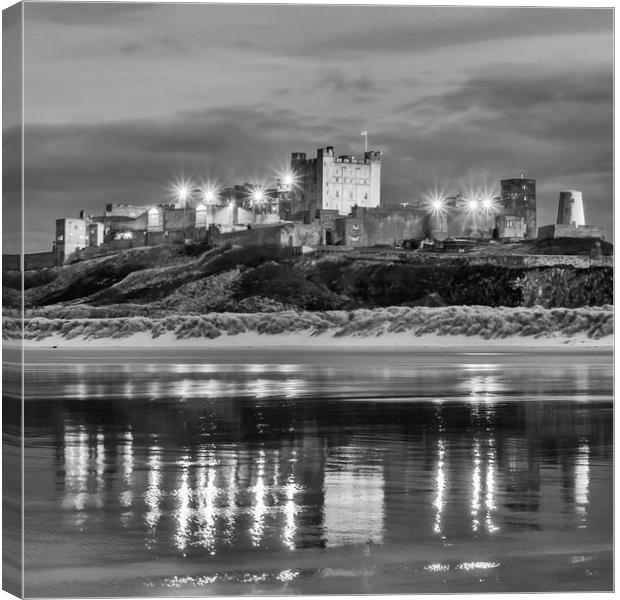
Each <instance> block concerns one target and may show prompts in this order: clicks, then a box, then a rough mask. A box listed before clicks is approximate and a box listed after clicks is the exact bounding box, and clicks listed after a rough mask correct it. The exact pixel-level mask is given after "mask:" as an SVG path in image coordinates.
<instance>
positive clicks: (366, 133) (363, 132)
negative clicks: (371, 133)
mask: <svg viewBox="0 0 620 600" xmlns="http://www.w3.org/2000/svg"><path fill="white" fill-rule="evenodd" d="M360 135H368V132H367V131H362V133H360Z"/></svg>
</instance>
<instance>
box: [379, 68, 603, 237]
mask: <svg viewBox="0 0 620 600" xmlns="http://www.w3.org/2000/svg"><path fill="white" fill-rule="evenodd" d="M397 113H398V119H400V120H401V122H402V125H403V127H402V128H401V129H400V130H397V129H396V128H394V129H393V132H392V134H391V135H388V136H387V137H386V139H385V141H384V145H385V148H386V150H387V151H388V155H386V159H385V169H384V175H385V177H384V180H385V182H386V183H385V187H384V189H385V191H386V194H385V195H386V196H387V195H389V194H390V192H391V191H393V193H394V194H397V193H398V192H397V191H396V189H395V187H396V186H393V185H392V183H390V182H391V181H403V183H404V182H405V179H404V178H403V174H404V173H409V178H410V181H411V185H412V187H413V189H424V187H429V186H430V185H431V184H432V182H433V180H434V178H435V177H439V178H440V179H443V181H444V182H446V183H447V185H448V186H449V187H451V188H452V189H453V190H456V188H458V187H459V186H460V184H461V183H462V182H463V180H465V179H466V178H467V176H468V173H469V172H470V171H471V170H472V169H473V170H474V171H475V170H476V169H478V170H480V169H484V170H486V171H487V172H488V173H491V174H492V177H491V179H493V180H494V181H495V182H496V183H499V180H500V179H502V178H509V177H516V176H518V173H519V172H520V171H525V172H526V173H527V174H528V176H531V177H534V178H536V179H537V180H538V190H539V193H538V198H539V223H551V222H554V219H555V211H556V210H557V198H558V194H559V191H560V190H561V189H563V188H571V187H574V188H577V189H581V190H582V191H583V193H584V198H585V199H586V203H587V208H588V218H589V220H591V222H596V223H601V224H605V225H606V230H607V234H608V235H609V236H611V237H613V231H612V227H611V223H610V220H611V219H610V215H609V207H610V206H611V197H612V173H613V164H612V157H613V145H612V144H613V137H612V136H613V105H612V74H611V71H609V70H603V69H601V70H592V71H590V72H588V73H581V74H580V75H574V74H572V73H569V72H558V73H554V74H548V73H542V72H536V71H533V70H532V69H531V68H530V69H528V70H518V69H516V70H515V71H514V72H510V73H506V72H500V73H499V74H496V75H477V76H474V77H471V78H470V79H467V80H466V81H464V82H463V83H462V84H461V85H459V86H457V87H456V88H455V89H452V90H450V91H449V92H446V93H445V94H436V95H432V96H426V97H423V98H421V99H419V100H417V101H415V102H412V103H407V104H405V105H403V106H402V107H401V109H400V110H399V111H397ZM414 140H415V142H414ZM474 177H476V176H475V175H474Z"/></svg>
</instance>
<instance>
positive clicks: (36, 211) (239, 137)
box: [4, 105, 343, 250]
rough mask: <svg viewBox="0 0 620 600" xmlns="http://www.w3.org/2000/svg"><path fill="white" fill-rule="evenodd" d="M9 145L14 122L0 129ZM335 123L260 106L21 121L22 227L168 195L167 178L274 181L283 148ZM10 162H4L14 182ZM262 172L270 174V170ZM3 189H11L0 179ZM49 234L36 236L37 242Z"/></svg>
mask: <svg viewBox="0 0 620 600" xmlns="http://www.w3.org/2000/svg"><path fill="white" fill-rule="evenodd" d="M5 134H6V135H5V139H6V140H7V143H8V144H9V145H11V144H13V145H14V144H18V143H19V130H18V129H15V130H10V131H7V132H5ZM342 134H343V132H342V131H340V130H338V129H337V128H334V127H333V126H327V125H326V124H323V123H320V122H317V121H316V120H314V119H313V118H310V117H304V116H302V115H299V114H297V113H295V112H293V111H281V112H279V113H277V114H274V113H273V111H271V110H269V109H268V107H266V106H260V105H259V106H257V107H255V108H254V109H249V108H247V107H246V108H235V107H230V108H221V109H218V110H208V111H203V112H186V113H182V114H178V115H173V116H171V117H169V118H165V119H158V120H146V119H145V120H142V121H133V122H127V121H117V122H113V123H102V124H96V125H94V124H90V125H89V124H75V125H29V126H28V127H27V130H26V136H25V189H26V193H25V198H26V204H25V206H26V209H25V227H26V230H27V231H28V232H30V233H31V234H32V236H31V237H32V239H29V242H33V241H36V240H35V237H33V236H35V234H36V238H37V239H45V236H42V233H43V232H47V237H48V238H49V240H51V239H52V236H53V224H54V221H55V219H56V218H60V217H63V216H71V215H75V214H77V212H78V211H79V210H80V209H85V210H86V211H87V212H89V213H91V214H101V213H102V211H103V209H104V207H105V204H107V203H134V204H141V203H147V204H152V203H157V202H162V201H164V200H169V199H170V197H169V192H170V190H169V186H170V184H171V183H172V182H173V181H174V180H175V178H177V177H180V176H184V177H189V178H194V179H199V178H207V177H209V178H213V179H217V180H218V182H219V183H220V184H225V185H230V184H235V183H243V182H245V181H258V180H263V179H265V178H266V179H267V182H269V181H271V182H273V181H275V174H276V172H277V170H278V169H283V168H284V167H285V166H286V165H287V163H288V160H289V157H290V153H291V152H293V151H297V150H301V151H308V152H309V153H312V151H313V150H314V149H315V148H317V147H319V146H323V145H326V144H328V143H329V142H330V141H331V140H332V139H333V138H334V137H336V138H338V137H341V136H342ZM19 168H20V165H19V163H18V162H13V163H12V164H11V163H10V162H7V163H5V165H4V169H5V174H7V175H8V177H6V181H7V182H9V181H12V182H14V183H15V184H17V183H18V181H19V180H18V179H15V178H12V177H11V173H16V174H17V173H19ZM270 178H271V179H270ZM6 191H7V192H8V193H11V192H13V193H16V192H17V191H18V190H15V189H7V190H6ZM48 245H49V244H45V245H44V247H43V248H40V247H39V248H38V249H43V250H45V249H46V248H47V246H48Z"/></svg>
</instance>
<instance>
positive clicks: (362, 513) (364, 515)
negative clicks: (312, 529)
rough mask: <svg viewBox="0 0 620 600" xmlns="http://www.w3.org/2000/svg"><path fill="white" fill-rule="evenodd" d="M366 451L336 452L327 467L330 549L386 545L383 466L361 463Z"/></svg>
mask: <svg viewBox="0 0 620 600" xmlns="http://www.w3.org/2000/svg"><path fill="white" fill-rule="evenodd" d="M362 457H363V449H362V448H359V447H356V446H353V447H350V448H347V447H344V448H335V449H334V451H333V452H330V454H329V455H328V457H327V462H326V465H325V484H324V489H325V506H324V521H323V522H324V529H325V538H326V544H327V546H328V547H329V546H344V545H348V544H360V543H363V544H365V543H373V544H380V543H382V541H383V531H384V517H385V514H384V510H385V506H384V479H383V466H382V465H381V464H378V465H376V464H365V463H364V462H361V461H360V458H362Z"/></svg>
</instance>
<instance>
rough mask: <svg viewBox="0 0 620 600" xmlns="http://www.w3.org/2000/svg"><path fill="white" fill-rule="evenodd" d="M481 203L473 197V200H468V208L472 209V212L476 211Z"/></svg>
mask: <svg viewBox="0 0 620 600" xmlns="http://www.w3.org/2000/svg"><path fill="white" fill-rule="evenodd" d="M478 207H479V204H478V200H476V199H474V198H472V199H471V200H468V201H467V208H468V209H469V210H470V211H471V212H475V211H477V210H478Z"/></svg>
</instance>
